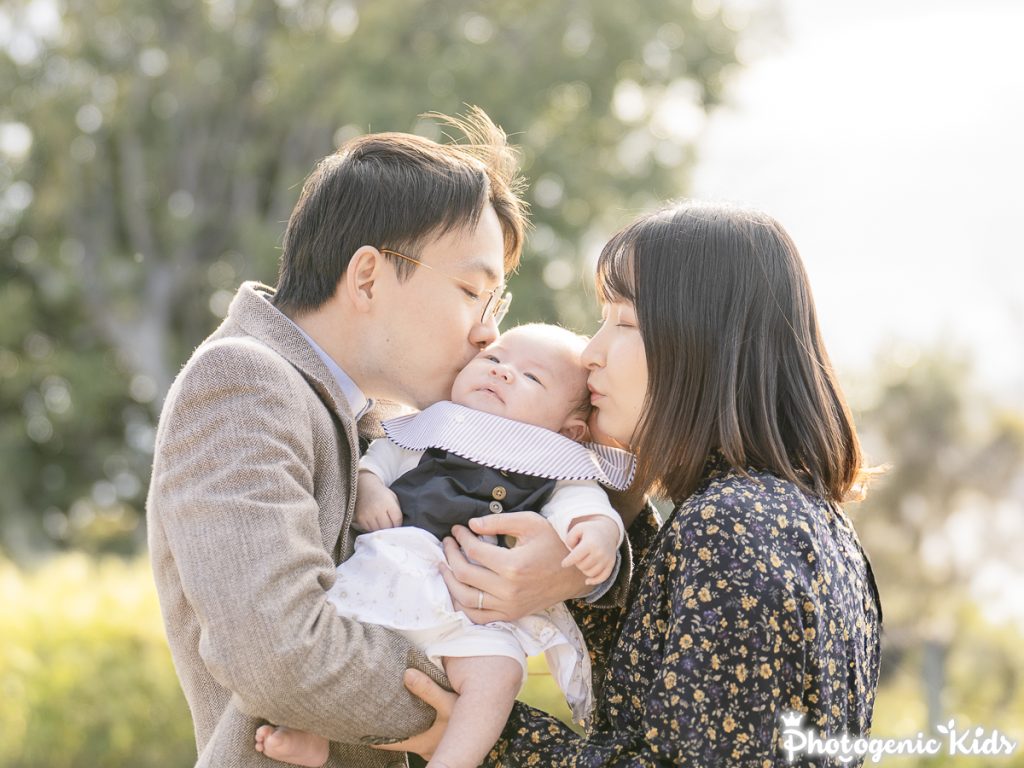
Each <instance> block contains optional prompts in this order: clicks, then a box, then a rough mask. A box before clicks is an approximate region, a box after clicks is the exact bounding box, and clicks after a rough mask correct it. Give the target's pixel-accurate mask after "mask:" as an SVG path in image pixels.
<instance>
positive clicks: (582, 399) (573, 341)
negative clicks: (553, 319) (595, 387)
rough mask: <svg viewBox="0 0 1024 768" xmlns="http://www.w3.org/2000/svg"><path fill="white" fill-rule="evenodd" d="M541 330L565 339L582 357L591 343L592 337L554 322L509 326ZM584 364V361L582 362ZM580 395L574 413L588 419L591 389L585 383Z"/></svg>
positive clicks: (567, 344) (513, 329) (516, 328)
mask: <svg viewBox="0 0 1024 768" xmlns="http://www.w3.org/2000/svg"><path fill="white" fill-rule="evenodd" d="M519 330H526V331H540V332H542V333H546V334H548V335H549V336H552V337H555V338H557V339H559V340H560V341H563V342H564V343H565V345H566V346H567V347H568V348H569V349H571V350H572V351H573V353H574V354H576V355H577V356H579V357H582V355H583V350H584V349H586V347H587V344H589V343H590V337H589V336H584V335H583V334H581V333H576V332H575V331H570V330H569V329H568V328H563V327H562V326H560V325H554V324H552V323H524V324H523V325H517V326H516V327H515V328H509V329H508V331H505V333H508V332H510V331H519ZM580 365H581V366H582V362H581V363H580ZM578 394H579V396H578V398H577V400H576V403H575V404H574V405H573V409H572V415H573V416H579V417H580V418H582V419H587V418H589V416H590V409H591V408H592V406H591V404H590V389H588V388H587V387H586V385H584V387H583V388H582V390H580V392H579V393H578Z"/></svg>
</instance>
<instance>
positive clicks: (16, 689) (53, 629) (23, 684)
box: [0, 555, 195, 768]
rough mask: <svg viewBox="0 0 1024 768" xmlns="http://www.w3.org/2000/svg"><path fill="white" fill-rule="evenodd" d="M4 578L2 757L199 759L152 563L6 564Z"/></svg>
mask: <svg viewBox="0 0 1024 768" xmlns="http://www.w3.org/2000/svg"><path fill="white" fill-rule="evenodd" d="M0 585H2V591H3V595H4V600H3V602H2V603H0V626H3V628H4V629H3V642H2V643H0V691H2V692H3V695H2V696H0V766H6V767H7V768H23V767H24V768H29V767H30V766H31V767H33V768H34V767H35V766H41V765H45V766H49V767H50V768H62V767H64V766H68V767H69V768H70V766H83V765H95V766H114V765H132V766H140V767H143V766H152V768H172V767H173V766H183V767H184V766H189V765H192V764H193V763H194V762H195V741H194V739H193V735H192V725H191V721H190V719H189V715H188V708H187V707H186V705H185V700H184V697H183V696H182V695H181V691H180V689H179V687H178V681H177V678H176V677H175V674H174V668H173V666H172V664H171V658H170V653H169V651H168V649H167V643H166V640H165V639H164V636H163V628H162V624H161V621H160V612H159V606H158V605H157V600H156V593H155V590H154V589H153V586H152V578H151V576H150V573H149V567H148V564H147V563H146V562H145V561H143V560H140V561H137V562H134V563H129V564H126V563H124V562H123V561H120V560H115V559H106V560H104V561H102V562H93V561H90V560H89V559H87V558H86V557H84V556H82V555H71V556H66V557H64V558H61V559H58V560H55V561H52V562H50V563H49V564H48V565H46V566H45V567H43V568H41V569H40V570H38V571H36V572H33V573H24V572H19V571H18V570H17V569H16V568H15V567H14V566H13V565H11V564H10V563H8V562H5V561H0Z"/></svg>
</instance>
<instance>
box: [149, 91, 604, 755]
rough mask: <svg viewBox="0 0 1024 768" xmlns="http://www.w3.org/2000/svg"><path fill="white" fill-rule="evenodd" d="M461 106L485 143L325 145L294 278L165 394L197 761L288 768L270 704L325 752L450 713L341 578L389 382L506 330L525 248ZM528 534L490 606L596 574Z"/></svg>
mask: <svg viewBox="0 0 1024 768" xmlns="http://www.w3.org/2000/svg"><path fill="white" fill-rule="evenodd" d="M449 122H451V123H452V124H453V125H455V126H456V127H458V128H460V129H461V130H463V131H464V132H465V133H466V135H467V138H468V140H469V141H468V143H464V144H459V145H455V144H444V145H443V144H438V143H436V142H433V141H430V140H427V139H424V138H420V137H416V136H410V135H404V134H378V135H369V136H365V137H361V138H357V139H355V140H353V141H351V142H349V143H348V144H346V145H345V146H343V147H342V148H341V149H340V150H339V151H338V153H336V154H334V155H331V156H330V157H327V158H325V159H324V160H323V161H322V162H321V163H320V164H319V166H318V167H317V168H316V169H315V170H314V172H313V173H312V174H311V175H310V177H309V178H308V179H307V180H306V183H305V185H304V186H303V189H302V193H301V196H300V199H299V202H298V204H297V205H296V207H295V210H294V211H293V213H292V216H291V218H290V219H289V222H288V226H287V230H286V234H285V238H284V246H283V252H282V257H281V267H280V275H279V283H278V289H277V291H276V292H275V291H273V290H271V289H269V288H266V287H265V286H260V285H258V284H255V283H246V284H243V285H242V287H241V288H240V289H239V291H238V293H237V295H236V296H235V298H234V300H233V302H232V304H231V307H230V309H229V311H228V317H227V319H226V320H225V321H224V323H223V324H222V325H221V326H220V327H219V328H218V329H217V330H216V332H214V333H213V335H212V336H210V337H209V338H208V339H207V340H206V341H205V342H203V344H202V345H201V346H200V347H199V348H198V349H197V350H196V351H195V353H194V354H193V355H192V357H191V359H190V360H189V361H188V363H187V364H186V365H185V367H184V368H183V370H182V371H181V373H180V374H179V375H178V377H177V379H176V380H175V382H174V385H173V386H172V388H171V390H170V392H169V394H168V397H167V401H166V403H165V405H164V409H163V413H162V415H161V418H160V425H159V429H158V432H157V439H156V452H155V457H154V464H153V478H152V484H151V487H150V491H149V498H148V501H147V509H148V522H149V544H150V552H151V556H152V562H153V570H154V575H155V579H156V584H157V589H158V593H159V596H160V603H161V608H162V612H163V617H164V622H165V625H166V630H167V635H168V641H169V643H170V646H171V651H172V654H173V657H174V662H175V666H176V669H177V672H178V676H179V678H180V680H181V683H182V687H183V689H184V692H185V696H186V698H187V699H188V703H189V707H190V709H191V712H192V717H193V722H194V727H195V735H196V744H197V748H198V752H199V756H198V762H197V765H200V766H218V768H220V767H222V766H228V767H231V766H243V765H244V766H254V765H277V766H279V765H280V764H277V763H274V762H273V761H271V760H269V759H268V758H266V757H264V756H262V755H260V754H259V753H257V752H256V751H255V749H254V742H253V734H254V732H255V730H256V728H257V727H258V726H259V725H260V724H262V723H263V722H265V721H270V722H273V723H275V724H279V725H287V726H292V727H295V728H299V729H302V730H306V731H311V732H314V733H318V734H322V735H324V736H326V737H327V738H329V739H330V740H331V741H332V744H331V749H330V756H329V758H328V761H327V763H326V765H328V766H342V765H344V766H385V765H405V764H406V760H405V757H404V755H403V754H402V753H391V752H382V751H379V750H375V749H372V748H371V747H370V746H369V745H372V744H384V743H390V742H394V741H398V740H399V739H404V738H407V737H409V736H411V735H413V734H417V733H420V732H422V731H424V730H425V729H427V728H428V727H429V726H430V725H431V722H432V721H433V717H434V712H433V710H432V709H430V707H427V706H425V705H424V704H423V703H422V702H421V701H420V700H419V699H417V698H415V697H414V696H412V695H410V693H409V692H408V691H407V690H406V689H405V688H404V686H403V682H402V680H403V672H404V671H405V669H406V668H407V667H413V668H417V669H420V670H422V671H425V672H426V673H427V674H429V675H431V676H432V677H434V679H436V680H440V681H442V682H443V680H444V678H443V674H442V673H441V672H440V670H437V669H436V668H435V667H433V666H432V665H430V664H429V662H427V660H426V659H425V658H424V657H423V656H422V654H420V653H419V652H418V651H417V650H416V649H415V648H413V647H412V646H411V645H410V644H409V643H408V642H407V641H406V640H404V639H403V638H401V637H399V636H398V635H396V634H393V633H391V632H389V631H386V630H384V629H382V628H380V627H376V626H371V625H361V624H359V623H357V622H353V621H351V620H348V619H343V618H340V617H338V616H337V615H336V613H335V611H334V609H333V608H332V607H331V606H330V604H329V603H328V602H327V601H326V598H325V591H326V589H327V588H328V587H329V586H330V585H331V584H332V583H333V580H334V571H335V566H336V564H337V563H338V562H340V561H342V560H344V559H346V558H347V557H348V556H349V555H350V554H351V553H352V549H353V533H352V532H351V530H350V529H349V523H350V521H351V517H352V513H353V506H354V492H355V476H356V461H357V459H358V454H359V435H358V431H357V423H358V425H359V427H360V428H362V431H363V432H364V433H366V434H369V433H370V432H372V431H373V430H374V427H375V420H374V418H373V414H370V415H368V416H367V415H366V414H367V412H368V411H369V410H370V408H371V406H372V400H374V399H381V400H390V401H394V402H397V403H401V404H405V405H408V406H412V407H416V408H419V407H424V406H426V405H428V404H430V403H433V402H435V401H437V400H440V399H443V398H447V397H448V395H449V391H450V388H451V384H452V381H453V379H454V377H455V374H456V372H457V371H458V370H459V369H460V368H462V366H463V365H464V364H465V363H466V362H467V361H468V360H469V359H470V358H471V357H472V356H473V355H474V354H475V353H476V352H477V350H478V349H479V348H480V347H483V346H485V345H486V344H488V343H490V342H491V341H492V340H493V339H494V338H495V337H496V335H497V332H498V331H497V320H498V319H499V318H497V317H496V312H497V311H498V310H499V308H500V307H501V306H502V299H503V294H504V285H505V275H506V273H507V272H508V271H509V270H511V269H513V268H514V267H515V266H516V264H517V263H518V260H519V256H520V252H521V247H522V238H523V230H524V226H525V216H524V205H523V203H522V202H521V201H520V200H519V199H518V197H517V191H518V188H519V179H518V176H517V172H516V170H515V163H514V162H513V157H512V154H511V150H510V149H509V147H508V146H507V145H506V143H505V136H504V134H503V133H502V132H501V131H500V129H498V128H497V127H496V126H495V125H494V124H493V123H491V121H490V120H489V119H488V118H487V116H486V115H484V114H483V112H481V111H479V110H475V111H473V112H472V113H471V114H470V116H469V117H468V118H467V119H466V120H451V121H449ZM399 254H401V256H399ZM364 417H365V418H364ZM361 418H362V422H360V419H361ZM548 527H550V526H548ZM519 534H520V536H521V539H522V540H523V541H524V542H525V543H526V544H527V545H528V546H524V547H522V550H523V552H522V553H521V554H519V555H517V556H518V557H520V558H521V559H522V561H521V562H520V563H519V564H518V565H515V566H513V568H512V569H511V573H512V575H513V579H512V580H511V581H509V582H507V583H506V584H504V585H503V586H502V589H503V590H504V593H503V596H500V597H496V598H494V602H495V603H496V604H497V605H495V606H486V608H487V609H491V610H493V609H494V608H495V607H497V608H498V609H500V610H502V611H504V612H505V613H508V614H514V613H518V614H519V615H523V614H525V613H526V612H528V611H530V610H533V609H535V608H536V607H538V606H539V605H540V604H550V603H554V602H556V601H558V600H561V599H564V598H566V597H569V596H572V595H578V594H581V593H582V592H585V591H586V590H585V588H584V586H583V583H582V579H580V578H578V577H577V576H576V575H575V574H574V573H572V572H573V571H576V569H566V571H565V572H564V573H563V574H561V575H559V576H558V577H557V578H553V576H554V575H555V574H557V573H558V568H557V563H558V561H559V559H560V557H561V556H562V555H564V553H565V550H564V548H563V547H562V545H561V544H560V542H557V536H556V537H555V543H552V540H551V537H550V535H548V534H547V533H546V532H545V531H544V530H543V528H542V527H536V528H534V529H529V526H526V528H524V529H523V530H520V531H519ZM551 535H554V534H553V531H552V532H551ZM517 549H518V548H517ZM523 563H527V564H528V565H529V567H525V566H523ZM545 563H546V564H548V565H544V564H545ZM545 568H548V570H546V571H545ZM515 574H519V577H516V576H515ZM523 574H528V576H524V575H523ZM517 578H518V580H517ZM509 585H511V586H509ZM496 591H497V588H496ZM474 594H476V590H474ZM484 597H485V594H484V592H483V591H480V594H479V596H478V598H477V605H476V606H474V607H475V608H480V607H481V606H482V603H483V598H484ZM509 598H511V599H509ZM396 755H397V757H396ZM396 760H397V762H396Z"/></svg>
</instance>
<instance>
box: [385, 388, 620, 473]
mask: <svg viewBox="0 0 1024 768" xmlns="http://www.w3.org/2000/svg"><path fill="white" fill-rule="evenodd" d="M383 426H384V432H385V433H386V434H387V436H388V438H389V439H390V440H391V442H393V443H395V444H396V445H399V446H401V447H403V448H407V449H409V450H413V451H422V450H426V449H427V448H440V449H442V450H445V451H449V452H450V453H454V454H456V455H458V456H461V457H462V458H464V459H469V460H470V461H475V462H476V463H478V464H483V465H484V466H487V467H491V468H492V469H498V470H505V471H508V472H519V473H523V474H527V475H534V476H536V477H547V478H551V479H552V480H596V481H598V482H599V483H601V484H602V485H606V486H608V487H610V488H616V489H618V490H624V489H625V488H627V487H628V486H629V484H630V483H631V482H632V481H633V473H634V470H635V462H634V459H633V456H632V454H630V453H627V452H626V451H622V450H619V449H617V448H611V447H609V446H607V445H597V444H595V443H586V444H582V443H577V442H575V441H573V440H570V439H569V438H567V437H564V436H562V435H560V434H558V433H557V432H552V431H551V430H548V429H544V428H543V427H538V426H534V425H533V424H525V423H523V422H521V421H512V420H510V419H506V418H504V417H502V416H495V415H493V414H490V413H484V412H483V411H477V410H475V409H472V408H466V407H465V406H462V405H457V404H456V403H452V402H449V401H447V400H443V401H441V402H439V403H435V404H434V405H432V406H430V407H429V408H426V409H425V410H423V411H421V412H420V413H413V414H409V415H407V416H399V417H398V418H396V419H389V420H388V421H385V422H384V425H383Z"/></svg>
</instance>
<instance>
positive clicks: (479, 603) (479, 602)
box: [476, 589, 484, 611]
mask: <svg viewBox="0 0 1024 768" xmlns="http://www.w3.org/2000/svg"><path fill="white" fill-rule="evenodd" d="M477 593H478V594H477V596H476V609H477V610H478V611H482V610H483V609H484V591H483V590H482V589H478V590H477Z"/></svg>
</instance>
